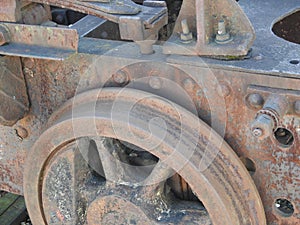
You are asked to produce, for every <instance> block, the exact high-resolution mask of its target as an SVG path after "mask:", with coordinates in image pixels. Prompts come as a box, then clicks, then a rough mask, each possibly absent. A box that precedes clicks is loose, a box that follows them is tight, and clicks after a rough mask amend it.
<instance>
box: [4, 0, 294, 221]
mask: <svg viewBox="0 0 300 225" xmlns="http://www.w3.org/2000/svg"><path fill="white" fill-rule="evenodd" d="M239 2H240V3H241V5H242V7H243V8H244V9H245V12H246V13H247V15H248V16H249V18H250V20H251V22H252V23H253V25H254V27H255V29H256V30H257V31H260V32H257V37H258V38H257V40H256V41H255V42H254V45H253V54H252V56H250V58H249V59H247V60H240V61H219V60H214V59H205V58H199V57H183V56H166V55H163V54H162V48H161V47H160V46H155V47H154V50H155V53H154V54H153V55H147V56H146V55H141V54H140V50H139V48H138V47H137V45H136V44H135V43H124V42H112V41H105V40H95V39H91V38H83V39H81V40H80V41H79V47H78V54H76V55H74V56H72V57H70V58H68V59H66V60H65V61H64V62H54V61H48V60H41V59H31V58H27V59H22V65H23V72H24V76H25V81H26V85H27V88H28V96H29V99H30V103H31V107H30V111H29V113H28V115H27V116H26V117H25V118H23V119H21V120H19V121H18V122H17V123H16V124H15V125H13V126H12V127H4V126H1V127H0V189H4V190H8V191H10V192H14V193H19V194H22V193H23V187H22V184H23V172H24V168H25V167H24V162H25V158H26V157H28V158H29V159H30V157H31V156H30V155H28V153H29V151H30V149H31V148H32V145H33V144H34V143H35V142H36V140H37V139H38V138H39V137H40V135H41V133H42V132H43V131H44V130H45V129H46V127H47V126H46V125H45V124H46V122H47V121H48V119H49V117H50V115H52V114H53V113H54V114H53V117H55V119H53V120H52V122H53V121H55V120H56V119H57V118H59V117H60V115H61V113H63V112H62V111H57V109H58V108H59V107H60V106H61V105H63V103H64V102H66V101H67V100H68V99H70V98H72V97H73V96H74V95H75V94H76V92H77V93H81V92H85V91H87V90H89V89H94V88H103V87H122V86H124V85H128V86H129V87H130V88H136V89H140V90H145V91H148V92H153V93H155V94H157V95H160V96H163V97H164V98H168V99H169V100H171V101H172V102H175V103H176V104H179V105H181V106H182V107H184V108H185V109H188V110H192V109H191V108H190V107H189V106H190V105H193V104H194V105H195V107H196V112H195V111H192V112H193V113H194V114H197V116H198V117H199V118H201V120H203V121H205V122H206V123H207V124H209V125H210V126H211V127H213V128H214V129H215V130H216V131H217V132H218V133H219V134H220V135H221V136H224V140H225V141H226V142H227V143H228V144H229V145H230V147H231V148H232V149H233V150H234V152H235V154H237V156H238V157H240V158H241V161H242V162H243V163H244V164H245V167H246V168H247V169H248V171H249V173H250V174H251V177H252V179H253V181H254V183H255V185H256V188H257V189H258V192H259V195H260V197H261V199H262V203H263V206H264V210H265V213H266V218H267V224H282V225H286V224H287V225H294V224H297V223H298V221H299V219H300V211H299V210H300V196H299V192H300V190H299V187H300V183H299V174H300V160H299V137H300V136H299V135H300V133H299V132H300V119H299V111H300V110H299V103H297V102H298V101H299V97H298V92H299V87H300V81H299V79H298V78H299V69H298V66H299V64H298V65H297V64H292V63H290V61H291V60H295V61H297V58H298V52H299V45H296V44H292V43H289V42H287V41H284V40H282V39H279V38H277V37H275V36H274V35H273V34H272V33H271V32H270V24H272V22H273V21H276V20H277V19H278V18H279V17H280V16H282V15H284V14H286V13H287V12H289V11H291V10H293V9H295V7H296V6H297V4H298V1H287V2H284V3H282V4H281V7H277V10H268V11H264V9H265V8H270V9H271V8H272V7H274V6H277V5H276V4H275V3H274V1H273V0H268V1H256V0H255V1H253V2H254V3H253V4H249V5H248V3H247V2H246V1H243V0H240V1H239ZM298 5H299V4H298ZM258 13H261V14H260V15H262V14H263V13H265V17H261V16H258ZM266 37H267V38H268V40H270V42H269V43H268V45H266V44H265V43H266V41H265V40H266ZM108 65H109V66H108ZM5 69H6V66H3V65H1V70H5ZM208 74H213V75H214V76H215V78H214V79H212V80H211V81H210V79H211V76H209V75H208ZM141 78H144V80H143V79H142V80H143V82H140V83H139V81H140V79H141ZM169 81H173V82H174V83H176V85H175V86H169V84H170V82H169ZM171 83H172V82H171ZM182 89H184V90H185V92H186V93H185V94H184V95H182V91H181V90H182ZM274 93H275V94H280V95H282V96H286V97H287V98H288V100H289V109H288V110H287V114H285V115H284V116H283V117H281V118H279V119H280V126H281V128H282V129H285V130H283V131H284V132H280V135H281V133H285V131H289V132H290V133H291V134H292V137H293V142H292V143H291V144H289V145H282V143H281V142H280V141H281V140H280V139H279V138H278V134H277V133H273V134H272V135H271V136H270V137H268V138H266V139H265V140H263V141H260V140H258V139H257V138H256V137H254V136H253V134H252V132H251V123H252V121H253V120H254V119H255V116H256V114H257V112H258V111H259V110H260V109H261V108H262V107H263V105H264V102H265V101H266V100H267V98H268V97H269V96H270V95H271V94H274ZM250 94H253V95H252V96H251V98H249V95H250ZM207 95H208V96H207ZM176 96H180V97H179V98H177V97H176ZM183 96H186V97H188V98H187V99H188V101H180V100H184V99H185V98H183ZM218 96H222V98H219V97H218ZM258 96H260V97H258ZM213 111H219V113H217V114H215V115H214V116H212V112H213ZM53 117H52V118H53ZM212 118H213V119H212ZM49 124H51V120H50V121H49ZM224 124H225V126H224ZM82 129H84V128H82ZM65 132H67V131H65ZM183 177H184V176H183ZM232 179H233V178H232ZM242 179H245V180H247V182H249V180H250V181H251V178H249V176H248V178H247V179H246V177H244V178H242ZM188 183H193V182H188ZM177 185H178V183H177ZM181 185H182V188H183V189H184V191H182V190H181V191H180V193H179V194H184V193H186V194H187V193H189V189H185V188H187V187H186V183H181ZM191 188H192V189H193V186H192V187H191ZM117 201H118V200H117ZM95 204H98V203H97V201H96V203H95ZM281 204H282V206H281ZM278 205H279V206H278ZM108 207H110V206H108ZM291 209H293V210H292V211H291ZM260 213H261V212H260ZM58 216H60V214H58ZM38 224H39V223H38ZM221 224H223V223H221ZM233 224H234V223H233Z"/></svg>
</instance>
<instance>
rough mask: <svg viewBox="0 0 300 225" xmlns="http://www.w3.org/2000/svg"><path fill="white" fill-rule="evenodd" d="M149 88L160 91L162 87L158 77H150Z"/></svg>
mask: <svg viewBox="0 0 300 225" xmlns="http://www.w3.org/2000/svg"><path fill="white" fill-rule="evenodd" d="M149 86H150V87H151V88H153V89H156V90H158V89H161V87H162V80H161V78H159V77H150V79H149Z"/></svg>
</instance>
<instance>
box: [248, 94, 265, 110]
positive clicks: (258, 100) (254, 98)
mask: <svg viewBox="0 0 300 225" xmlns="http://www.w3.org/2000/svg"><path fill="white" fill-rule="evenodd" d="M246 101H247V103H248V104H249V106H250V107H252V108H255V109H260V108H261V107H263V105H264V99H263V97H262V96H261V95H260V94H257V93H252V94H250V95H248V97H247V99H246Z"/></svg>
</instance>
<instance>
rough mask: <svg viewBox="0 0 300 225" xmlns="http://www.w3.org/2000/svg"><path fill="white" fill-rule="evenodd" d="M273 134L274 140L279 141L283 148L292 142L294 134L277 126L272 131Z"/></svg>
mask: <svg viewBox="0 0 300 225" xmlns="http://www.w3.org/2000/svg"><path fill="white" fill-rule="evenodd" d="M274 136H275V138H276V140H277V141H278V142H279V143H280V145H281V146H282V147H284V148H288V147H290V146H292V144H293V143H294V136H293V134H292V132H291V131H289V130H287V129H285V128H282V127H280V128H278V129H277V130H276V131H275V132H274Z"/></svg>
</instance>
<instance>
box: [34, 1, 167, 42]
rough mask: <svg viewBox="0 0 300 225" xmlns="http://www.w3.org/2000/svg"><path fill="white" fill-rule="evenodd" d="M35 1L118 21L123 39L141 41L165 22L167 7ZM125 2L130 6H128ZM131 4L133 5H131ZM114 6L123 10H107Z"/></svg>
mask: <svg viewBox="0 0 300 225" xmlns="http://www.w3.org/2000/svg"><path fill="white" fill-rule="evenodd" d="M35 2H40V3H45V4H50V5H55V6H58V7H62V8H69V9H72V10H75V11H79V12H82V13H86V14H89V15H94V16H98V17H100V18H103V19H107V20H109V21H112V22H115V23H118V24H119V26H120V30H121V37H122V38H123V39H125V40H134V41H142V40H146V39H148V38H149V37H151V38H153V37H152V35H157V33H158V31H159V29H160V28H162V27H163V26H164V25H166V24H167V8H166V7H165V5H164V4H148V5H147V6H143V5H137V4H135V3H133V2H132V1H128V0H123V1H122V2H118V1H110V2H109V3H101V2H85V1H57V0H40V1H38V0H36V1H35ZM124 2H125V3H126V4H124ZM127 4H129V5H131V6H130V7H128V6H127ZM132 5H134V6H133V7H132ZM103 7H104V8H103ZM114 7H117V8H122V7H125V10H122V12H118V10H117V11H110V10H109V9H113V8H114ZM105 8H107V10H106V9H105ZM126 10H127V11H128V10H129V11H128V13H126ZM127 14H128V15H127ZM135 14H136V15H135ZM154 40H156V38H154Z"/></svg>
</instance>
